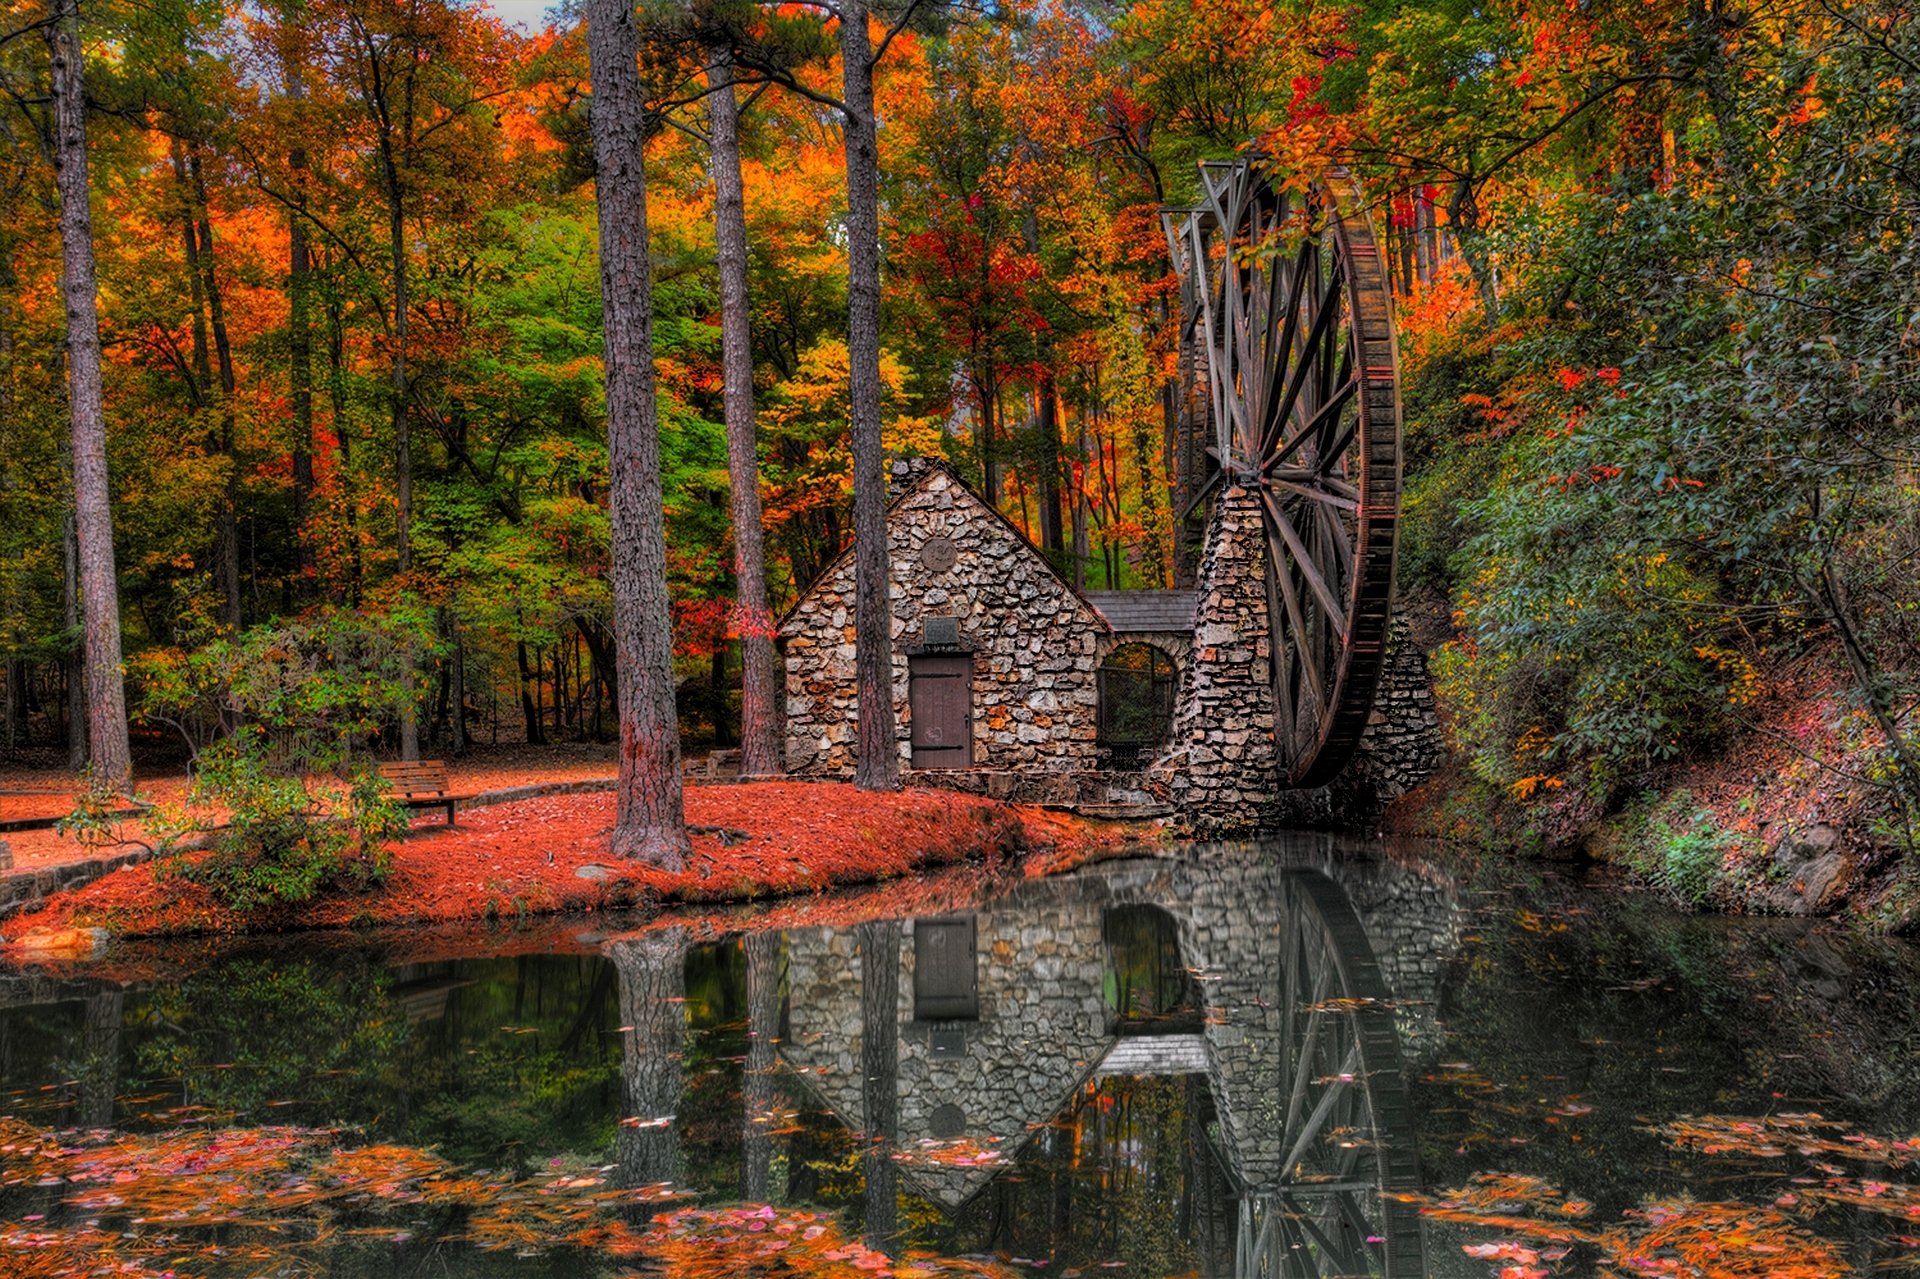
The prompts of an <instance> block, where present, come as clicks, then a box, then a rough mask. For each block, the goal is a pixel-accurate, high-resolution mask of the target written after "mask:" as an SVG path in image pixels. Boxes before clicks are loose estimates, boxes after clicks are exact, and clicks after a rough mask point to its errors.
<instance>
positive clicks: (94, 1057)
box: [80, 991, 127, 1128]
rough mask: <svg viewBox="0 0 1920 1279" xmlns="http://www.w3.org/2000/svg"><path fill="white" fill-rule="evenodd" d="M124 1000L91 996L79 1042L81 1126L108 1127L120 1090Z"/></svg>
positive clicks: (118, 996) (115, 995)
mask: <svg viewBox="0 0 1920 1279" xmlns="http://www.w3.org/2000/svg"><path fill="white" fill-rule="evenodd" d="M126 1000H127V997H126V996H125V995H123V994H121V993H120V992H119V991H115V992H113V993H112V994H111V995H91V996H89V997H88V999H87V1021H86V1028H85V1029H84V1030H83V1031H82V1032H81V1040H80V1053H81V1065H80V1126H81V1127H82V1128H111V1127H112V1126H113V1099H114V1097H115V1095H116V1094H118V1093H119V1091H120V1019H121V1012H122V1010H123V1008H124V1006H125V1004H126Z"/></svg>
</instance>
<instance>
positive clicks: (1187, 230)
mask: <svg viewBox="0 0 1920 1279" xmlns="http://www.w3.org/2000/svg"><path fill="white" fill-rule="evenodd" d="M1201 185H1202V186H1203V188H1204V190H1205V198H1204V201H1203V203H1202V204H1201V205H1200V206H1199V207H1197V208H1192V209H1182V210H1170V211H1168V213H1167V215H1166V217H1165V221H1166V227H1167V233H1168V239H1169V244H1170V247H1171V248H1172V250H1173V256H1174V261H1175V262H1176V263H1177V264H1178V265H1179V267H1180V271H1181V277H1182V296H1183V305H1184V314H1185V317H1186V322H1187V323H1188V324H1189V325H1190V326H1192V329H1193V332H1194V348H1195V354H1196V356H1197V358H1196V359H1195V360H1193V361H1191V362H1190V363H1191V364H1192V365H1193V366H1194V368H1195V369H1196V373H1195V378H1196V380H1198V379H1204V383H1205V385H1204V391H1205V402H1206V405H1207V416H1208V419H1209V421H1210V424H1211V431H1210V432H1209V433H1208V442H1207V446H1206V454H1207V456H1208V457H1209V458H1210V459H1211V466H1212V470H1211V474H1210V476H1209V478H1208V480H1207V481H1206V483H1205V485H1204V486H1203V487H1201V488H1200V489H1199V490H1198V491H1196V492H1195V493H1194V497H1193V502H1191V503H1190V504H1189V509H1192V506H1193V505H1194V504H1197V502H1198V501H1199V500H1200V499H1201V498H1203V497H1204V496H1206V494H1207V493H1209V492H1211V491H1213V490H1215V489H1217V488H1218V487H1220V486H1221V485H1229V486H1237V487H1240V488H1242V489H1245V490H1250V491H1251V492H1253V493H1255V494H1256V495H1257V498H1258V502H1259V506H1260V510H1261V517H1262V519H1263V521H1264V524H1265V529H1266V551H1267V554H1266V557H1265V558H1266V565H1267V567H1266V578H1267V581H1266V596H1267V599H1266V607H1267V616H1268V619H1269V623H1270V627H1269V633H1270V635H1271V636H1272V637H1273V645H1272V648H1273V666H1272V683H1273V702H1274V744H1275V749H1276V751H1277V752H1278V755H1279V763H1280V770H1281V774H1282V775H1283V776H1284V777H1285V778H1286V779H1287V780H1288V782H1289V783H1290V784H1291V785H1294V786H1300V787H1310V786H1320V785H1324V784H1325V783H1327V782H1329V781H1331V780H1332V779H1333V778H1334V777H1335V776H1336V775H1337V774H1338V773H1339V772H1340V770H1341V769H1342V768H1343V767H1345V765H1346V763H1347V761H1348V760H1349V759H1351V758H1352V755H1353V752H1354V749H1355V748H1356V747H1357V746H1358V745H1359V743H1360V735H1361V733H1362V732H1363V731H1364V730H1365V728H1366V725H1367V717H1368V715H1369V713H1370V712H1371V711H1372V709H1373V697H1374V691H1375V689H1376V687H1377V686H1378V684H1379V680H1380V672H1381V667H1382V665H1383V663H1384V659H1385V650H1386V642H1387V629H1388V625H1389V621H1390V615H1391V609H1392V602H1393V567H1394V551H1395V542H1396V528H1397V524H1398V514H1399V505H1400V394H1399V376H1398V359H1397V357H1396V353H1395V348H1394V338H1393V322H1392V302H1393V299H1392V294H1391V291H1390V289H1389V286H1388V281H1387V276H1386V272H1385V269H1384V266H1383V264H1382V263H1381V260H1380V252H1379V248H1378V245H1377V243H1376V241H1375V238H1374V233H1373V228H1372V226H1371V224H1370V222H1369V219H1368V217H1367V213H1366V209H1365V206H1364V204H1363V202H1362V201H1361V199H1360V198H1359V194H1358V191H1357V188H1356V187H1355V186H1354V184H1353V183H1352V181H1351V180H1350V179H1349V178H1348V177H1347V176H1346V175H1345V174H1344V173H1343V172H1340V171H1338V170H1336V171H1335V172H1333V173H1332V174H1331V175H1329V177H1328V178H1327V179H1326V180H1325V181H1324V182H1319V183H1314V184H1311V185H1309V186H1307V187H1306V188H1305V189H1304V190H1294V189H1292V188H1290V187H1289V186H1286V185H1283V184H1281V183H1280V182H1278V181H1277V180H1276V179H1275V177H1274V176H1273V175H1272V174H1271V172H1270V171H1269V168H1268V166H1267V165H1266V164H1264V163H1263V162H1262V161H1261V160H1260V159H1259V158H1257V157H1255V158H1250V159H1243V160H1240V161H1236V162H1234V163H1231V164H1207V165H1202V166H1201ZM1196 389H1199V388H1195V387H1189V388H1188V390H1189V393H1190V394H1189V399H1188V403H1190V404H1191V403H1192V402H1193V397H1192V395H1191V392H1192V391H1194V390H1196Z"/></svg>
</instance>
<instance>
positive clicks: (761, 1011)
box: [740, 930, 784, 1204]
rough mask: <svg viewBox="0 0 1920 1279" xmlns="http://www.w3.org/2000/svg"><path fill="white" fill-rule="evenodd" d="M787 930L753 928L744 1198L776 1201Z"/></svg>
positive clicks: (748, 942)
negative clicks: (778, 1041)
mask: <svg viewBox="0 0 1920 1279" xmlns="http://www.w3.org/2000/svg"><path fill="white" fill-rule="evenodd" d="M783 937H784V934H782V933H777V932H773V931H771V930H768V931H763V932H757V933H748V934H747V938H746V951H747V1064H746V1071H745V1075H744V1077H743V1078H742V1081H741V1088H740V1090H741V1094H742V1096H741V1100H742V1103H743V1104H744V1106H745V1108H746V1112H747V1113H746V1124H745V1128H744V1130H743V1136H742V1138H741V1159H740V1168H741V1171H740V1197H741V1198H742V1199H745V1200H746V1201H747V1202H748V1203H756V1204H763V1203H771V1202H772V1201H773V1131H772V1130H773V1109H774V1095H773V1071H774V1053H773V1045H774V1039H775V1037H776V1036H777V1035H778V1033H779V1028H780V943H781V940H782V938H783Z"/></svg>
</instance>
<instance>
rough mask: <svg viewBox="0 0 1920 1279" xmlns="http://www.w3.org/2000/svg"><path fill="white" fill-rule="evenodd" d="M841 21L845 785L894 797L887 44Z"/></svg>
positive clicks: (849, 10)
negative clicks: (846, 473) (885, 372)
mask: <svg viewBox="0 0 1920 1279" xmlns="http://www.w3.org/2000/svg"><path fill="white" fill-rule="evenodd" d="M839 14H840V62H841V75H842V86H843V87H842V89H841V93H842V95H843V97H844V99H845V100H844V102H843V103H842V108H841V109H842V111H843V113H844V116H845V119H846V153H847V364H848V378H847V381H848V390H849V392H850V395H851V398H852V408H853V411H852V414H851V421H850V423H849V431H850V434H851V436H852V443H853V609H854V623H853V624H854V641H853V642H854V659H853V660H854V667H855V669H856V671H857V677H858V686H859V687H858V691H857V693H856V697H857V698H858V701H859V707H860V728H859V734H860V735H859V741H858V743H857V745H856V755H855V760H854V775H853V780H854V785H856V786H858V787H859V788H860V789H862V790H892V789H893V788H894V787H895V786H897V785H899V782H900V745H899V725H898V720H899V716H898V715H897V714H895V712H894V708H893V630H892V613H893V610H892V608H891V607H890V605H889V603H888V598H887V597H888V580H887V574H888V570H889V561H890V559H891V556H890V555H889V554H888V547H887V477H886V456H885V451H884V449H883V448H882V446H881V442H880V143H879V127H878V121H877V119H876V118H875V116H874V109H873V68H874V64H875V63H876V62H877V61H878V60H879V58H880V55H881V54H883V53H885V52H886V42H885V41H882V42H881V45H880V47H879V49H877V50H876V49H875V48H874V46H873V42H872V40H871V39H870V38H869V36H868V33H867V5H866V0H841V3H840V5H839ZM904 21H905V18H904V17H903V18H902V22H904ZM894 30H895V31H897V30H899V27H898V26H896V27H895V28H894ZM891 34H892V33H891V32H890V33H889V38H891Z"/></svg>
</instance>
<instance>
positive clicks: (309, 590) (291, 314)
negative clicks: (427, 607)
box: [283, 67, 315, 600]
mask: <svg viewBox="0 0 1920 1279" xmlns="http://www.w3.org/2000/svg"><path fill="white" fill-rule="evenodd" d="M283 70H284V71H285V72H286V78H287V97H289V98H290V99H292V100H293V101H295V102H299V101H301V100H302V99H303V98H305V97H306V91H305V87H304V86H303V85H302V83H301V81H300V76H299V70H298V68H295V67H288V68H283ZM287 168H288V169H290V170H291V171H292V173H293V175H294V178H293V180H294V184H295V186H294V199H295V200H296V201H300V202H304V197H303V196H302V195H301V194H300V191H301V187H300V183H301V180H302V179H301V176H300V175H302V174H303V173H305V172H306V168H307V153H306V149H305V148H303V147H295V148H293V151H292V153H291V154H289V155H288V157H287ZM312 275H313V258H312V253H311V251H310V250H309V249H308V247H307V223H306V219H305V218H303V217H302V216H301V215H300V213H299V212H298V211H295V212H294V213H293V214H292V215H291V216H290V217H289V218H288V219H287V365H288V367H287V384H288V388H287V389H288V393H289V397H290V398H291V400H292V408H293V535H294V567H295V569H296V570H297V572H298V575H299V579H300V584H299V588H298V589H299V598H301V599H302V600H306V599H311V598H312V596H313V591H314V586H315V580H314V570H315V564H314V555H313V537H312V533H311V531H310V530H309V529H308V527H307V525H308V522H309V521H310V520H311V519H312V518H313V486H314V478H313V326H312V321H311V320H310V319H309V318H308V314H307V312H308V298H307V292H308V290H309V288H311V286H312Z"/></svg>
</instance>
